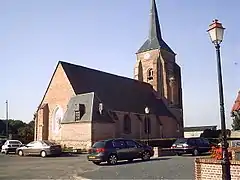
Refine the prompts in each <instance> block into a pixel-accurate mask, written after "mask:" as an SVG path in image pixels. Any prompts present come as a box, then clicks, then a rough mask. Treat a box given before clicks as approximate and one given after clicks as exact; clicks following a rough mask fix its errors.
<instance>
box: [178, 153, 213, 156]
mask: <svg viewBox="0 0 240 180" xmlns="http://www.w3.org/2000/svg"><path fill="white" fill-rule="evenodd" d="M210 155H211V153H203V154H200V155H198V156H193V155H192V154H183V155H181V156H182V157H204V156H210ZM181 156H179V157H181Z"/></svg>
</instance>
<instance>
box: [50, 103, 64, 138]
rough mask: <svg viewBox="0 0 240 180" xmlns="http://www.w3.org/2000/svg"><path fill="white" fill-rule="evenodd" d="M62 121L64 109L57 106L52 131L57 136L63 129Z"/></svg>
mask: <svg viewBox="0 0 240 180" xmlns="http://www.w3.org/2000/svg"><path fill="white" fill-rule="evenodd" d="M62 119H63V109H62V108H61V107H60V106H57V107H56V108H55V110H54V111H53V119H52V131H53V132H54V133H55V134H58V132H59V130H60V128H61V122H62Z"/></svg>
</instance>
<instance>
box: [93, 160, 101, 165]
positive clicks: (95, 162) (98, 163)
mask: <svg viewBox="0 0 240 180" xmlns="http://www.w3.org/2000/svg"><path fill="white" fill-rule="evenodd" d="M93 164H96V165H100V164H101V162H98V161H93Z"/></svg>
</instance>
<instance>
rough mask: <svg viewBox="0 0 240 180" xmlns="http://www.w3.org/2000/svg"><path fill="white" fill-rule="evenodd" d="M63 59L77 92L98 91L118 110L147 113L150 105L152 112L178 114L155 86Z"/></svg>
mask: <svg viewBox="0 0 240 180" xmlns="http://www.w3.org/2000/svg"><path fill="white" fill-rule="evenodd" d="M59 63H60V64H61V65H62V67H63V69H64V71H65V73H66V75H67V77H68V79H69V81H70V83H71V85H72V87H73V89H74V91H75V93H76V94H83V93H89V92H94V93H95V94H96V95H97V97H98V98H99V99H100V100H101V101H102V103H103V104H104V107H106V108H109V109H111V110H115V111H124V112H133V113H140V114H144V109H145V107H146V106H148V107H149V108H150V113H152V114H156V115H159V116H170V117H174V118H175V116H174V115H173V114H172V113H171V112H170V111H169V110H168V108H167V107H166V105H165V104H164V103H163V101H162V100H160V99H156V97H155V95H154V91H153V88H152V86H151V85H149V84H147V83H144V82H141V81H137V80H134V79H130V78H126V77H121V76H117V75H113V74H110V73H106V72H102V71H99V70H94V69H90V68H87V67H83V66H79V65H75V64H71V63H67V62H63V61H60V62H59Z"/></svg>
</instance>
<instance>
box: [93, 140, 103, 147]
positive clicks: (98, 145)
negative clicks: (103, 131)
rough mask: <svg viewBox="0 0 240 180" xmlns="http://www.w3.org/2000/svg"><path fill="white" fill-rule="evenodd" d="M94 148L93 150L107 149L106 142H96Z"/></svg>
mask: <svg viewBox="0 0 240 180" xmlns="http://www.w3.org/2000/svg"><path fill="white" fill-rule="evenodd" d="M92 147H93V148H104V147H105V142H104V141H99V142H96V143H95V144H94V145H93V146H92Z"/></svg>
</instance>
